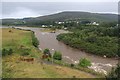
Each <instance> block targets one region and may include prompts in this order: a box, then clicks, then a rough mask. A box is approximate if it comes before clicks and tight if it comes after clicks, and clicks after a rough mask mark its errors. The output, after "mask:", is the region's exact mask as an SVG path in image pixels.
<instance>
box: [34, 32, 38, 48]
mask: <svg viewBox="0 0 120 80" xmlns="http://www.w3.org/2000/svg"><path fill="white" fill-rule="evenodd" d="M32 44H33V45H34V46H35V47H38V45H39V41H38V40H37V38H36V37H35V36H34V34H32Z"/></svg>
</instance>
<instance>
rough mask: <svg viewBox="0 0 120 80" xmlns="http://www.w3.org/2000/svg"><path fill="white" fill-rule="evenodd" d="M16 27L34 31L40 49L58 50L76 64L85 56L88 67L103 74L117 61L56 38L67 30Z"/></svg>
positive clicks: (67, 59)
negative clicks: (54, 30)
mask: <svg viewBox="0 0 120 80" xmlns="http://www.w3.org/2000/svg"><path fill="white" fill-rule="evenodd" d="M17 28H22V29H29V30H32V31H34V32H35V36H36V37H37V39H38V40H39V42H40V45H39V49H40V50H44V49H45V48H49V49H50V51H51V52H52V53H53V52H54V51H55V50H57V51H60V52H61V53H62V55H63V60H64V61H66V62H68V63H74V64H77V63H78V62H79V59H80V58H87V59H89V60H90V61H91V62H92V66H91V67H89V68H91V69H94V70H95V71H96V72H102V73H104V74H107V72H108V71H110V69H111V68H112V67H114V66H115V65H116V64H117V63H118V60H115V59H110V58H104V57H100V56H96V55H93V54H88V53H86V52H83V51H80V50H77V49H73V48H71V47H69V46H67V45H65V44H64V43H62V42H60V41H58V40H56V36H57V35H58V34H60V33H67V31H64V30H59V31H57V32H56V33H49V32H43V31H41V30H42V29H43V28H32V27H17Z"/></svg>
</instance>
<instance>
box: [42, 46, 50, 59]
mask: <svg viewBox="0 0 120 80" xmlns="http://www.w3.org/2000/svg"><path fill="white" fill-rule="evenodd" d="M43 53H44V54H45V55H49V57H51V53H50V50H49V49H48V48H46V49H44V51H43Z"/></svg>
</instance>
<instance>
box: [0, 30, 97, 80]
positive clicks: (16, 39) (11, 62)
mask: <svg viewBox="0 0 120 80" xmlns="http://www.w3.org/2000/svg"><path fill="white" fill-rule="evenodd" d="M31 34H32V33H31V32H30V31H24V30H17V29H10V28H5V29H2V41H1V42H2V46H3V48H4V49H7V50H9V49H10V48H11V49H12V50H13V53H12V54H11V55H5V56H3V57H2V58H3V60H2V70H3V71H2V77H3V78H73V77H74V76H75V77H78V78H94V77H96V76H93V75H91V74H89V73H86V72H83V71H79V70H76V69H72V68H69V67H64V66H59V65H48V64H45V63H41V58H40V56H41V55H42V53H41V52H40V51H39V50H38V49H37V48H35V47H34V46H33V45H32V41H31V38H32V37H31ZM0 40H1V39H0ZM26 51H27V52H28V53H29V55H27V56H26V57H28V58H34V61H33V62H32V61H31V62H27V61H22V60H21V59H20V57H22V54H23V53H24V54H25V53H26Z"/></svg>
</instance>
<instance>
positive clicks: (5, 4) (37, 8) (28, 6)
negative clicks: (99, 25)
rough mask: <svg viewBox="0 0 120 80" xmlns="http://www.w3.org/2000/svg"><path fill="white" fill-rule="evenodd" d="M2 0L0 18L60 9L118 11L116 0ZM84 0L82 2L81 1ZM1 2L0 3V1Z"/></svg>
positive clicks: (41, 13) (35, 14) (56, 11)
mask: <svg viewBox="0 0 120 80" xmlns="http://www.w3.org/2000/svg"><path fill="white" fill-rule="evenodd" d="M64 1H65V0H56V1H55V0H49V1H47V0H44V2H43V0H39V1H38V0H34V2H33V0H29V1H28V0H24V2H21V1H20V0H17V1H15V0H2V13H0V15H1V14H2V18H23V17H37V16H43V15H49V14H53V13H58V12H62V11H85V12H93V13H118V0H89V2H88V0H69V2H68V1H67V0H66V2H64ZM83 1H84V2H83ZM0 4H1V3H0Z"/></svg>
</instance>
